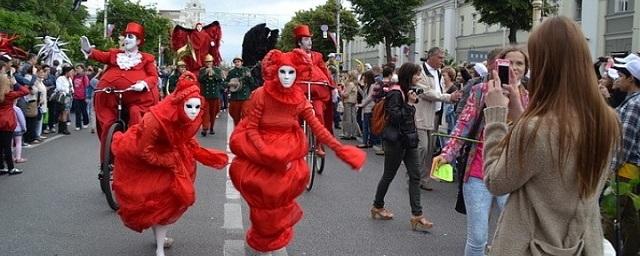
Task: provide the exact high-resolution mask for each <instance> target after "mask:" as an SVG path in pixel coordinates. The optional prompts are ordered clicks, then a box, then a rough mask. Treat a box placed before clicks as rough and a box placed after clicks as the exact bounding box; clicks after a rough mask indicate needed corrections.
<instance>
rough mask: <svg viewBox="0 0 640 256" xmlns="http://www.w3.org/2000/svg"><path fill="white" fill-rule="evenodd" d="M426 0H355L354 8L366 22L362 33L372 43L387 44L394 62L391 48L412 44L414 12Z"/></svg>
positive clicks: (388, 60)
mask: <svg viewBox="0 0 640 256" xmlns="http://www.w3.org/2000/svg"><path fill="white" fill-rule="evenodd" d="M423 2H424V1H422V0H351V3H352V6H353V10H354V11H355V13H356V14H357V15H358V20H359V21H360V23H362V31H361V32H362V35H363V36H364V39H365V41H366V42H367V44H369V45H377V44H378V43H384V46H385V52H386V55H387V62H391V61H392V58H393V56H392V55H391V47H399V46H402V45H406V44H411V43H412V42H413V38H412V37H411V36H410V35H411V34H412V32H414V29H415V24H414V19H415V15H416V12H415V11H414V10H415V9H416V8H417V7H419V6H420V5H421V4H422V3H423Z"/></svg>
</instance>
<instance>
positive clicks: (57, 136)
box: [22, 134, 64, 149]
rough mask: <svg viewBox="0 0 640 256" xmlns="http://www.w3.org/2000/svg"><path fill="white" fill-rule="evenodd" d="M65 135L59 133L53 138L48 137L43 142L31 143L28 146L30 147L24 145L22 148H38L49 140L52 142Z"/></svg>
mask: <svg viewBox="0 0 640 256" xmlns="http://www.w3.org/2000/svg"><path fill="white" fill-rule="evenodd" d="M63 136H64V135H62V134H57V135H55V136H53V137H51V138H48V139H45V140H43V141H42V142H40V143H38V144H31V146H28V147H22V148H23V149H33V148H37V147H39V146H42V145H43V144H47V143H49V142H51V141H54V140H57V139H59V138H61V137H63Z"/></svg>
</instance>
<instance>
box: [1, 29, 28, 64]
mask: <svg viewBox="0 0 640 256" xmlns="http://www.w3.org/2000/svg"><path fill="white" fill-rule="evenodd" d="M18 38H19V36H17V35H13V36H9V35H7V34H5V33H2V32H0V52H4V53H6V54H8V55H9V56H11V57H13V58H18V59H26V58H27V52H25V51H24V50H22V49H20V48H19V47H16V46H13V40H16V39H18Z"/></svg>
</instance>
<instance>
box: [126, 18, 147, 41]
mask: <svg viewBox="0 0 640 256" xmlns="http://www.w3.org/2000/svg"><path fill="white" fill-rule="evenodd" d="M127 34H134V35H136V37H137V38H138V40H140V45H142V44H144V27H143V26H142V25H140V24H139V23H137V22H129V23H128V24H127V27H126V28H125V29H124V30H123V31H122V35H123V36H124V35H127Z"/></svg>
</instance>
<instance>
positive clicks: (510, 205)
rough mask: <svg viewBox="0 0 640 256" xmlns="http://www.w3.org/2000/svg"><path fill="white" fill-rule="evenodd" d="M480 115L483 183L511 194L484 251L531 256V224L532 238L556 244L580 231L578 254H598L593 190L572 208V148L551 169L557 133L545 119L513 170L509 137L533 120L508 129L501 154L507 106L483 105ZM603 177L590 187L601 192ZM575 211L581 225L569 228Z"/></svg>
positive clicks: (567, 245) (597, 216)
mask: <svg viewBox="0 0 640 256" xmlns="http://www.w3.org/2000/svg"><path fill="white" fill-rule="evenodd" d="M484 114H485V122H486V126H485V130H484V131H485V133H484V140H485V144H484V152H485V154H484V168H485V169H484V170H485V178H484V181H485V184H486V185H487V188H488V189H489V191H491V193H492V194H494V195H504V194H507V193H511V195H510V196H509V200H508V201H507V204H506V206H505V209H504V211H503V212H502V215H501V216H500V219H499V221H498V227H497V228H496V233H495V235H494V239H493V244H492V246H491V252H490V255H509V256H512V255H532V252H531V250H530V242H531V240H532V236H531V232H530V231H531V230H532V228H535V231H534V237H535V239H536V240H538V241H542V242H545V243H547V244H549V245H551V246H553V247H559V248H570V247H573V246H574V245H576V244H577V240H579V239H568V237H579V236H580V234H581V233H582V232H583V231H584V250H583V253H582V255H585V256H590V255H602V254H603V248H602V239H603V234H602V227H601V224H600V211H599V206H598V197H597V194H598V193H596V195H594V196H592V197H590V198H587V199H585V201H583V202H584V203H583V204H582V206H583V207H580V208H579V209H577V207H578V206H579V204H578V202H579V197H578V188H579V186H578V183H577V182H576V178H575V177H576V173H575V171H574V166H575V164H576V163H575V160H573V159H574V157H571V156H572V155H574V154H575V151H570V152H569V155H570V156H569V158H568V159H569V161H568V162H567V163H566V164H565V167H564V168H562V169H561V170H559V169H558V168H557V167H554V164H553V162H554V161H553V160H551V159H554V157H556V156H557V152H558V146H557V144H556V143H554V142H555V141H556V139H557V136H558V134H557V133H556V132H555V129H553V128H552V127H553V126H552V125H551V124H550V123H551V122H547V121H543V122H542V124H541V126H540V129H539V130H538V132H537V136H536V138H535V140H534V142H533V143H532V145H530V146H528V147H527V148H526V149H525V151H524V157H523V158H524V159H523V163H522V166H523V168H519V164H518V163H517V161H516V159H517V150H518V147H517V144H518V139H515V138H517V136H518V134H521V133H523V132H527V131H531V130H532V128H533V127H534V124H525V125H518V126H516V127H514V131H513V135H512V139H511V140H510V141H509V152H508V156H509V157H508V158H507V154H506V150H504V151H503V150H502V148H501V147H500V146H499V143H500V141H501V140H502V139H503V138H504V137H505V136H506V134H507V129H508V127H507V124H506V119H507V109H506V108H503V107H492V108H486V109H485V110H484ZM524 126H527V127H524ZM554 152H555V154H554ZM603 157H607V156H603ZM561 172H562V173H563V174H562V177H561V176H560V173H561ZM605 176H606V172H603V177H602V178H601V179H600V183H599V186H598V189H597V190H596V191H601V189H602V186H603V185H604V181H605ZM575 214H578V216H586V218H580V220H579V221H578V223H580V224H582V225H579V226H578V227H577V228H575V229H573V231H574V232H570V229H569V222H570V221H571V220H572V219H573V216H575ZM576 230H577V231H576ZM568 233H573V234H568ZM570 240H573V241H570Z"/></svg>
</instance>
